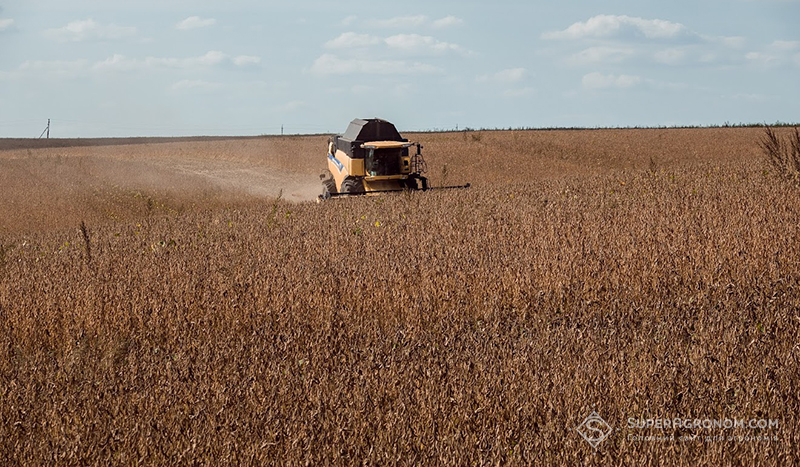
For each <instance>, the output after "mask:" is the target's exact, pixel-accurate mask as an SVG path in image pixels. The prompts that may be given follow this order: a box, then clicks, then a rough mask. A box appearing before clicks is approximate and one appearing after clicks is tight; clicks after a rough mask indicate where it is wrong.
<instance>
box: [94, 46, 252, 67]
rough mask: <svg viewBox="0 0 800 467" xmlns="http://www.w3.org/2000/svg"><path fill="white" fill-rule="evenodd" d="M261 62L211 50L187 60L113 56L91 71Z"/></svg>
mask: <svg viewBox="0 0 800 467" xmlns="http://www.w3.org/2000/svg"><path fill="white" fill-rule="evenodd" d="M260 61H261V59H260V58H259V57H253V56H249V55H239V56H236V57H231V56H229V55H226V54H224V53H222V52H219V51H216V50H212V51H210V52H207V53H206V54H204V55H201V56H199V57H189V58H162V57H147V58H144V59H137V58H128V57H126V56H124V55H120V54H114V55H112V56H111V57H109V58H107V59H106V60H104V61H102V62H97V63H95V64H94V66H93V67H92V69H94V70H96V71H133V70H141V69H153V68H181V69H192V68H209V67H213V66H219V65H223V64H226V63H228V64H233V65H235V66H240V67H241V66H247V65H254V64H257V63H259V62H260Z"/></svg>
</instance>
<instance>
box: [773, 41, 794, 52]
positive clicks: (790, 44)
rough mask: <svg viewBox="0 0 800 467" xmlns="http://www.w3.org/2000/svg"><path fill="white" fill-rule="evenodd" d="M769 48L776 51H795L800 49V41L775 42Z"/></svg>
mask: <svg viewBox="0 0 800 467" xmlns="http://www.w3.org/2000/svg"><path fill="white" fill-rule="evenodd" d="M770 47H772V48H774V49H778V50H788V51H792V50H796V49H800V41H775V42H773V43H772V44H770Z"/></svg>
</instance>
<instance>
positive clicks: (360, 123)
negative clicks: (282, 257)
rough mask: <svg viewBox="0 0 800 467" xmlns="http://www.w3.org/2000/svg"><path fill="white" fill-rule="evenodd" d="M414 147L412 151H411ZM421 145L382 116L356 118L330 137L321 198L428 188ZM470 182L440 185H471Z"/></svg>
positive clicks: (465, 186) (463, 186) (321, 176)
mask: <svg viewBox="0 0 800 467" xmlns="http://www.w3.org/2000/svg"><path fill="white" fill-rule="evenodd" d="M412 149H413V152H412ZM426 170H427V166H426V164H425V159H424V158H423V157H422V145H421V144H419V143H415V142H410V141H409V140H407V139H406V138H403V137H402V136H401V135H400V133H398V131H397V129H396V128H395V126H394V125H393V124H391V123H389V122H387V121H386V120H381V119H379V118H373V119H367V120H363V119H359V118H357V119H355V120H353V121H352V122H350V125H349V126H348V127H347V131H345V132H344V134H341V135H336V136H332V137H331V138H330V139H329V140H328V169H327V170H326V171H325V172H323V173H322V175H320V179H321V180H322V185H323V190H322V194H321V195H320V196H319V199H320V200H326V199H329V198H331V197H335V196H354V195H365V194H370V193H387V192H395V191H404V190H429V189H431V188H430V187H429V186H428V179H427V178H426V177H425V176H424V175H423V174H424V173H425V171H426ZM468 187H469V184H466V185H461V186H452V187H437V189H440V188H468Z"/></svg>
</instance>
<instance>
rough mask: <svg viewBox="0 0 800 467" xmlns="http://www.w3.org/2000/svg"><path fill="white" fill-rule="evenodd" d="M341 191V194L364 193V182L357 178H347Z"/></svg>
mask: <svg viewBox="0 0 800 467" xmlns="http://www.w3.org/2000/svg"><path fill="white" fill-rule="evenodd" d="M339 191H340V192H341V193H362V192H363V191H364V182H362V181H361V180H359V179H357V178H353V177H347V178H345V179H344V181H343V182H342V187H341V188H340V189H339Z"/></svg>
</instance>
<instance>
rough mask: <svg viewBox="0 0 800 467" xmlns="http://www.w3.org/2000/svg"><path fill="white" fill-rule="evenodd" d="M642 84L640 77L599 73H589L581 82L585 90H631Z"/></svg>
mask: <svg viewBox="0 0 800 467" xmlns="http://www.w3.org/2000/svg"><path fill="white" fill-rule="evenodd" d="M641 82H642V78H641V77H640V76H634V75H613V74H610V75H604V74H602V73H598V72H594V73H589V74H587V75H585V76H584V77H583V79H582V80H581V84H583V87H584V89H609V88H629V87H632V86H636V85H637V84H639V83H641Z"/></svg>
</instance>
